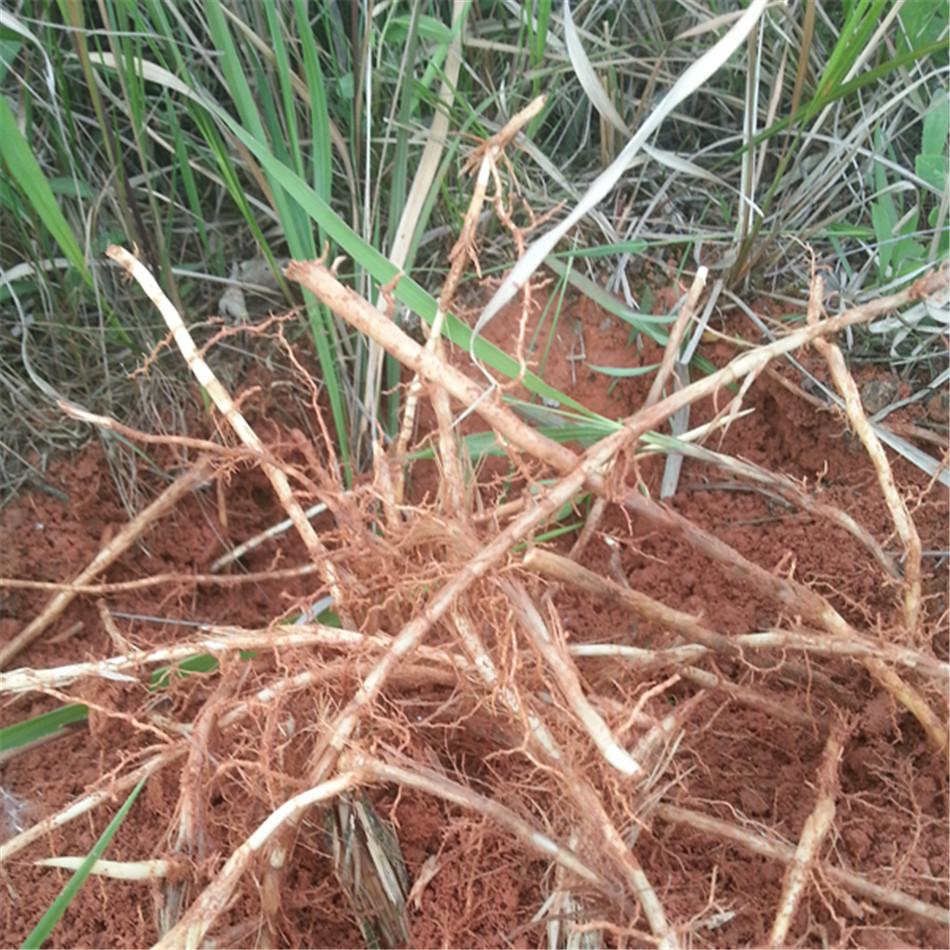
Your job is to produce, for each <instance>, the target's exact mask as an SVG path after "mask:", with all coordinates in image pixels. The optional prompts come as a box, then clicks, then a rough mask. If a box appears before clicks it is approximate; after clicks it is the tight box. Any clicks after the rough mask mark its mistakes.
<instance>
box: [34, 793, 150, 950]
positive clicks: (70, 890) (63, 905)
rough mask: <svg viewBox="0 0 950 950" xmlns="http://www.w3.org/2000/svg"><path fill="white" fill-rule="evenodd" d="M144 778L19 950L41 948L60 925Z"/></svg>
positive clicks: (130, 804)
mask: <svg viewBox="0 0 950 950" xmlns="http://www.w3.org/2000/svg"><path fill="white" fill-rule="evenodd" d="M147 779H148V776H147V775H143V776H142V778H141V779H140V780H139V783H138V785H136V786H135V788H133V789H132V792H131V794H130V795H129V797H128V798H127V799H126V800H125V803H124V804H123V805H122V807H121V808H120V809H119V811H118V813H117V814H116V816H115V818H113V819H112V821H110V822H109V827H108V828H106V830H105V831H104V832H103V833H102V835H101V837H100V838H99V840H98V841H97V842H96V843H95V844H94V845H93V847H92V850H91V851H90V852H89V854H88V856H87V857H86V860H85V861H83V863H82V864H81V865H80V866H79V867H78V868H76V871H75V873H74V874H73V876H72V877H71V878H70V879H69V881H67V883H66V886H65V887H64V888H63V889H62V891H60V894H59V897H57V898H56V900H55V901H53V903H52V904H51V905H50V908H49V910H47V911H46V913H45V914H43V916H42V917H41V918H40V922H39V923H38V924H37V925H36V926H35V927H34V928H33V930H32V931H31V932H30V935H29V936H28V937H27V938H26V940H24V941H23V945H22V947H23V950H33V948H39V947H42V946H43V944H44V943H45V941H46V940H47V939H48V938H49V935H50V934H51V933H52V932H53V928H54V927H55V926H56V925H57V924H58V923H59V922H60V920H61V919H62V916H63V914H65V913H66V910H67V908H68V907H69V905H70V904H71V903H72V901H73V898H74V897H75V896H76V895H77V894H78V893H79V889H80V888H81V887H82V886H83V884H85V883H86V879H87V878H88V877H89V874H90V873H91V871H92V868H93V865H94V864H95V863H96V861H98V860H99V859H100V858H101V857H102V855H103V854H104V853H105V850H106V848H107V847H108V846H109V842H110V841H112V839H113V838H114V837H115V833H116V832H117V831H118V830H119V828H120V827H121V825H122V822H123V821H125V816H126V815H127V814H128V813H129V809H130V808H131V807H132V805H133V804H134V802H135V799H136V798H138V797H139V792H141V791H142V788H143V787H144V786H145V782H146V780H147Z"/></svg>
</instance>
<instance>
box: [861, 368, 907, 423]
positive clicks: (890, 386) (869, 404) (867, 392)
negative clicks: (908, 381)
mask: <svg viewBox="0 0 950 950" xmlns="http://www.w3.org/2000/svg"><path fill="white" fill-rule="evenodd" d="M900 388H901V384H900V380H899V379H896V378H895V377H893V376H888V377H886V378H885V379H872V380H870V381H869V382H866V383H865V384H864V385H863V386H862V387H861V403H862V405H863V406H864V411H865V412H866V413H867V414H868V415H870V416H873V415H875V414H876V413H878V412H880V411H881V410H882V409H883V408H884V407H885V406H889V405H890V404H891V403H892V402H894V401H895V400H896V399H897V396H898V393H899V392H900Z"/></svg>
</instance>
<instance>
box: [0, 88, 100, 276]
mask: <svg viewBox="0 0 950 950" xmlns="http://www.w3.org/2000/svg"><path fill="white" fill-rule="evenodd" d="M0 159H2V160H3V164H4V165H6V167H7V170H8V172H9V173H10V177H11V178H12V179H13V180H14V181H15V182H16V183H17V185H18V186H19V188H20V191H21V192H22V194H23V196H24V198H26V200H27V201H29V202H30V204H31V205H32V206H33V210H34V211H35V212H36V214H37V216H38V217H39V219H40V221H42V223H43V225H44V226H45V227H46V229H47V230H48V231H49V233H50V234H51V235H52V236H53V239H54V240H55V241H56V243H57V244H58V245H59V247H60V250H61V251H62V252H63V255H64V256H65V257H66V258H67V259H68V260H69V262H70V264H72V265H73V267H75V268H76V270H78V271H79V273H80V274H81V275H82V278H83V280H84V281H85V282H86V283H87V284H90V285H91V283H92V276H91V275H90V273H89V271H88V270H87V268H86V261H85V259H84V257H83V253H82V250H81V249H80V247H79V242H78V241H77V240H76V236H75V235H74V234H73V230H72V228H71V227H70V226H69V223H68V222H67V221H66V218H65V217H64V216H63V212H62V211H61V210H60V208H59V205H58V204H57V203H56V197H55V196H54V195H53V191H52V189H51V188H50V186H49V182H48V181H47V180H46V176H45V175H44V174H43V170H42V169H41V168H40V166H39V163H38V162H37V160H36V158H35V156H34V155H33V152H32V150H31V149H30V146H29V145H28V144H27V141H26V139H25V138H24V137H23V134H22V133H21V132H20V129H19V127H18V126H17V123H16V117H15V116H14V115H13V110H12V109H11V108H10V104H9V103H8V102H7V99H6V96H0Z"/></svg>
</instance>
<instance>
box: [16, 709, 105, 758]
mask: <svg viewBox="0 0 950 950" xmlns="http://www.w3.org/2000/svg"><path fill="white" fill-rule="evenodd" d="M88 715H89V708H88V707H87V706H85V705H84V704H82V703H70V704H69V705H68V706H61V707H60V708H59V709H54V710H52V711H51V712H47V713H41V714H40V715H39V716H34V717H33V718H32V719H26V720H24V721H23V722H15V723H14V724H13V725H12V726H7V727H6V728H5V729H0V752H6V751H7V750H9V749H18V748H20V746H24V745H30V743H33V742H38V741H39V740H40V739H45V738H46V737H47V736H52V735H55V734H56V733H58V732H59V731H60V730H62V729H64V728H65V727H66V726H68V725H71V724H72V723H74V722H84V721H85V720H86V718H87V717H88Z"/></svg>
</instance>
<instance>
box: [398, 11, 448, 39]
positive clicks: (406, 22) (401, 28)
mask: <svg viewBox="0 0 950 950" xmlns="http://www.w3.org/2000/svg"><path fill="white" fill-rule="evenodd" d="M411 21H412V17H411V16H405V15H404V16H397V17H393V18H392V19H391V20H390V21H389V23H388V25H387V26H386V32H385V33H384V34H383V42H384V43H398V44H402V43H404V42H405V41H406V37H407V36H409V28H410V23H411ZM416 29H417V31H418V33H419V36H421V37H422V39H424V40H427V41H428V42H430V43H438V44H440V45H443V46H448V45H449V43H451V42H452V30H451V29H450V28H449V27H447V26H446V25H445V24H444V23H442V22H441V21H440V20H437V19H436V18H435V17H432V16H425V15H423V16H420V17H419V18H418V23H417V25H416Z"/></svg>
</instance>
